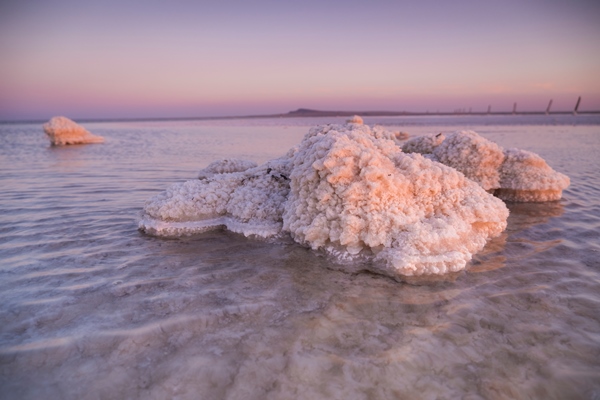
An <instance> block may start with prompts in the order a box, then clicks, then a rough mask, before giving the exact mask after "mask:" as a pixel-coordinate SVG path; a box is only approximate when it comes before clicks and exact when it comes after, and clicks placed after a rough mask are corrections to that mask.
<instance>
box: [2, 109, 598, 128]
mask: <svg viewBox="0 0 600 400" xmlns="http://www.w3.org/2000/svg"><path fill="white" fill-rule="evenodd" d="M565 114H572V115H575V116H576V115H579V114H600V110H586V111H573V110H572V111H514V110H513V111H471V110H465V109H459V110H454V111H435V112H430V111H343V110H340V111H331V110H315V109H309V108H298V109H297V110H294V111H289V112H287V113H279V114H251V115H228V116H204V117H200V116H188V117H122V118H121V117H117V118H111V117H100V118H86V117H83V118H77V120H78V121H80V122H135V121H190V120H228V119H261V118H265V119H266V118H298V117H302V118H317V117H349V116H353V115H359V116H366V117H402V116H406V117H416V116H465V115H474V116H485V115H565ZM51 118H52V117H51ZM46 121H48V120H47V119H19V120H0V123H2V124H18V123H41V122H46Z"/></svg>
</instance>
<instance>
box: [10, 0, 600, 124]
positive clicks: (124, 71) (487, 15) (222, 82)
mask: <svg viewBox="0 0 600 400" xmlns="http://www.w3.org/2000/svg"><path fill="white" fill-rule="evenodd" d="M201 3H203V2H197V1H196V2H193V1H173V2H160V1H154V0H148V1H144V2H142V1H139V2H135V1H125V0H123V1H115V0H105V1H88V2H79V1H72V0H61V1H54V0H48V1H45V2H22V1H15V0H7V1H3V2H2V3H0V54H2V57H1V60H2V61H0V120H18V119H47V118H50V117H52V116H53V115H65V116H68V117H71V118H122V117H131V118H133V117H193V116H220V115H247V114H269V113H283V112H287V111H290V110H294V109H297V108H300V107H302V108H315V109H330V110H331V109H335V110H392V111H402V110H407V111H427V110H429V111H438V110H439V111H453V110H455V109H459V108H462V109H469V108H472V110H473V111H485V110H487V107H488V105H491V106H492V110H495V111H508V110H512V106H513V103H514V102H517V103H518V109H519V110H523V111H525V110H544V109H545V108H546V106H547V104H548V101H549V100H550V99H553V100H554V103H553V107H552V109H553V110H572V109H573V107H574V105H575V102H576V100H577V97H578V96H582V103H581V106H580V110H600V24H599V23H598V21H600V3H598V2H597V1H572V0H571V1H559V0H545V1H541V0H540V1H528V2H523V1H502V2H481V1H455V2H432V1H421V2H402V1H371V2H362V3H360V2H357V1H350V0H347V1H344V2H342V1H326V0H321V1H314V0H307V1H303V2H295V3H291V2H281V1H267V0H262V1H256V2H242V1H236V0H233V1H223V2H211V3H215V4H212V5H206V4H201ZM217 3H218V4H217Z"/></svg>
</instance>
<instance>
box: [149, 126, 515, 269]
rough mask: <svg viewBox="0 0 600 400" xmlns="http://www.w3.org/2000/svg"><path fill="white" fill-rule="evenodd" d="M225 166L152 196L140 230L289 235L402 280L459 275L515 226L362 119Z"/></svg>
mask: <svg viewBox="0 0 600 400" xmlns="http://www.w3.org/2000/svg"><path fill="white" fill-rule="evenodd" d="M224 164H235V165H237V166H239V167H235V168H233V169H234V170H235V171H234V172H223V173H215V171H218V170H219V168H220V167H219V163H217V164H215V165H213V166H212V167H211V168H209V169H210V171H208V172H209V173H208V174H207V173H205V172H203V173H201V176H202V179H197V180H192V181H187V182H183V183H177V184H174V185H172V186H171V187H169V188H168V189H167V190H166V191H165V192H163V193H161V194H159V195H157V196H155V197H154V198H151V199H150V200H148V201H147V203H146V204H145V207H144V213H143V216H142V219H141V221H140V223H139V227H140V229H141V230H142V231H145V232H147V233H149V234H153V235H159V236H161V235H165V236H173V235H185V234H192V233H197V232H201V231H204V230H207V229H214V228H218V227H226V228H227V229H229V230H232V231H234V232H239V233H242V234H244V235H246V236H250V235H256V236H261V237H272V236H276V235H281V234H289V235H291V237H292V238H293V239H294V240H295V241H297V242H299V243H302V244H304V245H307V246H310V247H311V248H312V249H315V250H319V249H320V250H325V251H327V252H329V253H330V254H334V255H337V256H339V257H340V258H343V259H347V260H352V259H359V260H362V261H364V263H363V264H362V265H364V266H365V268H368V269H371V270H373V271H375V272H380V273H383V274H386V275H389V276H392V277H395V278H398V277H400V276H401V275H422V274H443V273H447V272H451V271H459V270H461V269H463V268H464V267H465V265H466V263H467V261H468V260H470V258H471V256H472V254H473V253H475V252H477V251H479V250H481V249H482V248H483V246H484V245H485V243H486V241H487V239H488V238H490V237H493V236H496V235H499V234H500V233H501V232H502V231H503V230H504V229H505V227H506V219H507V217H508V210H507V208H506V206H505V205H504V203H503V202H502V201H500V200H499V199H497V198H495V197H493V196H492V195H490V194H489V193H487V192H486V191H485V190H484V189H482V188H481V187H480V186H479V185H477V184H476V183H475V182H473V181H471V180H469V179H466V178H465V176H464V175H463V174H461V173H459V172H458V171H456V170H455V169H453V168H450V167H447V166H445V165H442V164H440V163H437V162H434V161H431V160H429V159H427V158H425V157H423V156H421V155H420V154H405V153H403V152H402V150H401V149H400V148H399V147H398V146H397V143H396V142H395V141H394V134H393V133H390V132H387V131H385V130H383V129H371V128H369V127H368V126H366V125H363V124H362V123H360V121H350V122H349V123H348V124H346V125H325V126H319V127H315V128H312V129H311V130H310V131H309V133H308V134H307V135H306V136H305V137H304V139H303V140H302V142H301V143H300V144H299V145H298V146H297V147H295V148H293V149H291V150H290V151H289V152H288V153H287V154H286V155H285V156H283V157H281V158H279V159H276V160H272V161H270V162H267V163H266V164H264V165H261V166H256V167H254V166H252V165H251V164H246V165H243V163H240V162H227V163H224ZM246 167H247V169H245V168H246ZM242 169H244V170H242ZM347 265H349V264H347Z"/></svg>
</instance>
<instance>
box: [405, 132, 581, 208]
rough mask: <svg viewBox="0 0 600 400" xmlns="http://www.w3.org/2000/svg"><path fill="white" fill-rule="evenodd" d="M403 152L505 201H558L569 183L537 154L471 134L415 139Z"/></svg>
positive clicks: (410, 141)
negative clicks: (429, 161) (459, 174)
mask: <svg viewBox="0 0 600 400" xmlns="http://www.w3.org/2000/svg"><path fill="white" fill-rule="evenodd" d="M402 149H403V150H404V151H405V152H407V153H421V154H423V155H425V156H426V157H428V158H430V159H432V160H435V161H439V162H441V163H442V164H444V165H448V166H450V167H452V168H455V169H457V170H458V171H460V172H462V173H463V174H465V176H466V177H467V178H469V179H472V180H474V181H475V182H477V183H478V184H479V185H481V186H482V187H483V188H484V189H485V190H487V191H488V192H490V193H494V195H496V196H497V197H499V198H501V199H502V200H505V201H515V202H540V201H552V200H559V199H560V198H561V196H562V191H563V190H564V189H565V188H567V187H568V186H569V183H570V180H569V178H568V177H567V176H565V175H563V174H561V173H559V172H556V171H554V170H553V169H552V168H550V167H549V166H548V164H546V162H545V161H544V160H543V159H542V158H541V157H540V156H538V155H537V154H535V153H532V152H529V151H525V150H518V149H508V150H503V149H502V147H500V146H498V145H497V144H495V143H493V142H491V141H489V140H487V139H484V138H483V137H481V136H479V135H478V134H477V133H475V132H473V131H462V132H455V133H452V134H449V135H448V136H447V137H446V136H444V135H443V134H438V135H435V136H421V137H416V138H413V139H410V140H408V141H407V142H406V143H405V144H404V145H403V146H402Z"/></svg>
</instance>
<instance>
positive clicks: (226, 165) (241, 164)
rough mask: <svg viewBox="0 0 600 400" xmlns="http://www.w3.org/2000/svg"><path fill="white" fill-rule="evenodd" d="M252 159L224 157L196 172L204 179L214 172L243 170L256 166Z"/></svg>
mask: <svg viewBox="0 0 600 400" xmlns="http://www.w3.org/2000/svg"><path fill="white" fill-rule="evenodd" d="M257 166H258V164H256V163H255V162H254V161H248V160H238V159H230V158H226V159H224V160H217V161H214V162H212V163H210V164H208V166H207V167H206V168H204V169H202V170H200V172H199V173H198V179H205V178H208V177H211V176H213V175H215V174H230V173H232V172H243V171H246V170H248V169H250V168H254V167H257Z"/></svg>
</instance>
